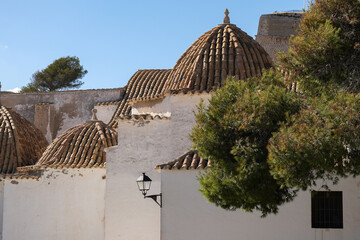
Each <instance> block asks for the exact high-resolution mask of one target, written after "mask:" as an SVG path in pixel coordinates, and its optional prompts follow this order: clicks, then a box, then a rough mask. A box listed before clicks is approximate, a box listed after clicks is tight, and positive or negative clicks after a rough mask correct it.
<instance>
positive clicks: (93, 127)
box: [35, 120, 117, 168]
mask: <svg viewBox="0 0 360 240" xmlns="http://www.w3.org/2000/svg"><path fill="white" fill-rule="evenodd" d="M114 145H117V133H116V131H115V130H113V129H112V128H110V127H108V126H107V125H106V124H105V123H103V122H102V121H97V120H90V121H87V122H86V123H84V124H80V125H77V126H75V127H72V128H70V129H68V130H67V131H66V132H64V133H63V134H61V135H60V136H59V137H57V138H56V139H55V140H54V141H53V143H51V144H50V145H49V146H48V148H47V149H46V151H45V152H44V154H43V156H42V157H41V158H40V160H39V162H38V163H37V164H36V165H35V168H36V167H53V168H91V167H105V165H106V157H105V152H104V149H105V148H107V147H111V146H114Z"/></svg>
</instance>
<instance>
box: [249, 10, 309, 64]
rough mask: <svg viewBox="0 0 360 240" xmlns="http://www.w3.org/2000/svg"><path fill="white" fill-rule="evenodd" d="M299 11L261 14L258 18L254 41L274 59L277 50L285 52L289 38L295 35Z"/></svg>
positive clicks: (299, 16)
mask: <svg viewBox="0 0 360 240" xmlns="http://www.w3.org/2000/svg"><path fill="white" fill-rule="evenodd" d="M301 16H302V14H301V13H278V14H277V13H274V14H263V15H261V17H260V20H259V26H258V32H257V35H256V41H257V42H258V43H259V44H260V45H261V46H262V47H263V48H264V49H265V51H266V52H267V53H268V54H269V55H270V57H271V58H272V59H273V60H275V57H276V54H277V53H278V52H279V51H282V52H287V49H288V47H289V39H290V37H291V36H292V35H296V28H297V27H298V25H299V22H300V19H301Z"/></svg>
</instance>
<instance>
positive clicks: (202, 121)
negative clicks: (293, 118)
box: [191, 72, 301, 215]
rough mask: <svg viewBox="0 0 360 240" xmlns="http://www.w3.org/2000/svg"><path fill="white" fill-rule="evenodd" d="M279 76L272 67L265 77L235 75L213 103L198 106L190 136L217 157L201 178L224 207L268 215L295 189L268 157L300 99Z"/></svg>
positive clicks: (206, 189) (206, 192) (205, 153)
mask: <svg viewBox="0 0 360 240" xmlns="http://www.w3.org/2000/svg"><path fill="white" fill-rule="evenodd" d="M279 78H280V76H279V75H277V76H276V75H275V73H274V72H270V73H269V74H266V75H264V76H263V78H262V79H254V80H249V81H245V82H244V81H242V82H235V81H231V82H229V83H228V84H227V85H226V86H225V87H224V88H223V89H220V90H218V91H217V92H216V93H215V94H214V95H213V96H212V98H211V100H210V105H209V107H208V108H205V107H204V106H203V105H201V106H200V107H199V108H198V114H197V115H196V122H197V125H196V126H195V127H194V130H193V133H192V135H191V137H192V140H193V142H194V147H195V148H197V149H198V151H199V153H200V155H202V156H204V157H206V158H209V159H211V160H212V161H213V162H214V164H213V167H211V168H210V170H209V171H207V172H206V174H203V175H202V176H201V178H200V183H201V191H202V193H203V194H204V195H205V196H206V197H207V198H208V199H209V200H210V201H211V202H214V203H215V204H216V205H218V206H220V207H222V208H224V209H228V210H232V209H236V208H243V209H245V210H248V211H251V210H253V209H258V210H261V211H262V212H263V214H264V215H266V214H268V213H276V212H277V206H278V205H281V204H282V203H284V202H287V201H290V200H292V199H293V196H294V195H295V191H294V190H292V189H291V188H288V187H286V186H284V187H283V186H281V185H280V184H278V183H277V182H276V180H275V179H274V178H273V177H272V176H271V175H270V169H269V164H268V163H267V155H268V149H267V145H268V141H269V139H270V138H271V137H272V133H273V132H276V131H278V129H279V128H280V126H281V123H282V122H283V121H285V120H286V119H287V118H288V116H290V115H293V114H295V113H297V112H298V111H299V110H300V105H301V101H300V99H299V97H298V96H297V95H296V94H295V93H293V92H288V91H287V90H286V87H285V85H284V84H283V83H282V82H281V81H280V80H279Z"/></svg>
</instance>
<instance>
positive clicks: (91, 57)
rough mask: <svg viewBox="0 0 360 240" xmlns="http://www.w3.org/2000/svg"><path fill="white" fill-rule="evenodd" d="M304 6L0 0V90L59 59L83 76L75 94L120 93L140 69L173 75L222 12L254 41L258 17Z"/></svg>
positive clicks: (285, 0)
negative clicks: (69, 60) (71, 62)
mask: <svg viewBox="0 0 360 240" xmlns="http://www.w3.org/2000/svg"><path fill="white" fill-rule="evenodd" d="M303 7H304V1H303V0H273V1H269V0H247V1H244V0H237V1H226V0H222V1H212V0H207V1H203V0H201V1H195V0H192V1H190V0H182V1H171V0H167V1H157V0H153V1H149V0H148V1H142V0H138V1H120V0H118V1H114V0H103V1H101V0H97V1H93V0H86V1H83V0H61V1H53V0H31V1H29V0H0V81H1V83H2V90H9V89H14V88H16V87H22V86H24V85H26V84H27V83H29V82H30V78H31V76H32V74H33V73H34V72H36V71H37V70H42V69H44V68H46V67H47V66H48V65H49V64H50V63H52V62H53V61H54V60H55V59H58V58H60V57H64V56H77V57H79V59H80V63H81V64H82V65H83V66H84V68H85V69H87V70H88V74H87V75H86V76H85V77H84V78H83V79H82V81H84V82H85V84H84V85H83V86H82V87H81V88H80V89H93V88H115V87H123V86H125V85H126V83H127V81H128V80H129V78H130V77H131V76H132V74H134V73H135V71H137V70H138V69H167V68H172V67H173V66H174V65H175V63H176V61H177V60H178V58H179V57H180V56H181V54H182V53H183V52H184V51H185V50H186V49H187V48H188V47H189V46H190V45H191V44H192V43H193V42H194V41H195V40H196V39H197V38H198V37H200V36H201V35H202V34H203V33H204V32H206V31H208V30H210V29H211V28H213V27H215V26H216V25H217V24H219V23H222V20H223V17H224V10H225V8H228V9H229V11H230V20H231V23H234V24H236V25H237V26H238V27H240V28H241V29H242V30H244V31H245V32H247V33H248V34H249V35H250V36H252V37H254V36H255V35H256V32H257V26H258V22H259V18H260V15H261V14H266V13H273V12H274V11H285V10H301V9H303Z"/></svg>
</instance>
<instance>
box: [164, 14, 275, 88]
mask: <svg viewBox="0 0 360 240" xmlns="http://www.w3.org/2000/svg"><path fill="white" fill-rule="evenodd" d="M228 13H229V12H228V11H227V10H226V11H225V14H226V16H225V19H224V23H223V24H219V25H218V26H217V27H215V28H213V29H211V30H210V31H208V32H206V33H205V34H203V35H202V36H201V37H199V39H198V40H196V41H195V42H194V43H193V44H192V45H191V46H190V47H189V48H188V49H187V50H186V52H185V53H184V54H183V55H182V56H181V57H180V59H179V60H178V61H177V63H176V64H175V66H174V67H173V69H172V71H171V73H170V76H169V77H168V79H167V81H166V83H165V86H164V90H163V91H167V90H173V89H181V88H189V89H194V90H208V91H209V90H213V89H216V88H218V87H221V86H223V85H224V83H225V80H226V78H227V76H235V79H246V78H250V77H255V76H258V75H260V74H261V71H262V69H266V68H270V67H271V65H272V61H271V58H270V56H269V55H268V54H267V53H266V51H265V50H264V49H263V48H262V47H261V46H260V45H259V44H258V43H257V42H256V41H255V40H254V39H253V38H252V37H250V36H249V35H247V34H246V33H245V32H243V31H242V30H241V29H240V28H238V27H236V25H234V24H230V19H229V18H228V16H227V15H228Z"/></svg>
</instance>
